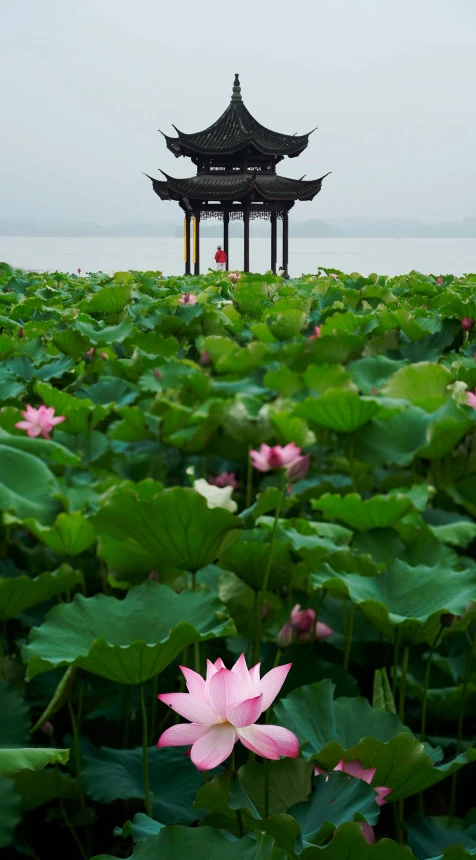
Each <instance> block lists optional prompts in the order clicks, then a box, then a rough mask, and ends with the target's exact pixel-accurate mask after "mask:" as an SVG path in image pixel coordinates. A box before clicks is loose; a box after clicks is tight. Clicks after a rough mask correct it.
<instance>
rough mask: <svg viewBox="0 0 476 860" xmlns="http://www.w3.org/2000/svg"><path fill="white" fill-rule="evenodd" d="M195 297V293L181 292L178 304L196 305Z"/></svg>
mask: <svg viewBox="0 0 476 860" xmlns="http://www.w3.org/2000/svg"><path fill="white" fill-rule="evenodd" d="M196 304H197V297H196V295H195V293H182V295H181V296H180V298H179V305H196Z"/></svg>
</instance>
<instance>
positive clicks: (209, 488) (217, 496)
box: [193, 478, 238, 514]
mask: <svg viewBox="0 0 476 860" xmlns="http://www.w3.org/2000/svg"><path fill="white" fill-rule="evenodd" d="M193 489H194V490H195V491H196V492H197V493H200V495H201V496H203V497H204V498H205V499H206V500H207V507H209V508H223V510H225V511H230V513H231V514H234V513H235V511H237V510H238V505H237V504H236V502H234V501H233V499H232V498H231V494H232V492H233V487H232V486H230V485H228V486H226V487H217V486H216V485H215V486H214V485H213V484H209V483H208V481H206V480H205V478H198V479H197V480H196V481H194V482H193Z"/></svg>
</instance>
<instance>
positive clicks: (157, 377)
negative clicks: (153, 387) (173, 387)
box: [152, 370, 162, 381]
mask: <svg viewBox="0 0 476 860" xmlns="http://www.w3.org/2000/svg"><path fill="white" fill-rule="evenodd" d="M152 373H153V375H154V378H155V379H158V380H159V381H160V380H161V379H162V374H161V372H160V370H153V371H152Z"/></svg>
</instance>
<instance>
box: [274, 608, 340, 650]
mask: <svg viewBox="0 0 476 860" xmlns="http://www.w3.org/2000/svg"><path fill="white" fill-rule="evenodd" d="M333 632H334V631H333V630H331V628H330V627H328V626H327V624H323V623H322V621H318V622H317V623H316V613H315V611H314V609H312V608H309V609H301V605H300V604H299V603H296V605H295V606H294V607H293V610H292V612H291V615H290V618H289V621H287V622H286V624H285V625H284V627H282V628H281V630H280V631H279V633H278V635H277V637H276V643H277V644H278V645H279V647H280V648H287V646H288V645H290V644H291V642H292V641H293V640H295V641H297V642H310V641H311V640H312V637H313V636H314V638H315V639H327V638H328V636H332V634H333Z"/></svg>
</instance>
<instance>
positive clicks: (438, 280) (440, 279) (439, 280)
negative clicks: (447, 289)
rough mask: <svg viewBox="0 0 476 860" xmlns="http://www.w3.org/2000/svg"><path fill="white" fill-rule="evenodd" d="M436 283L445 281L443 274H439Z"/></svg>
mask: <svg viewBox="0 0 476 860" xmlns="http://www.w3.org/2000/svg"><path fill="white" fill-rule="evenodd" d="M436 283H437V284H442V283H443V278H442V277H441V275H439V276H438V277H437V279H436Z"/></svg>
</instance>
